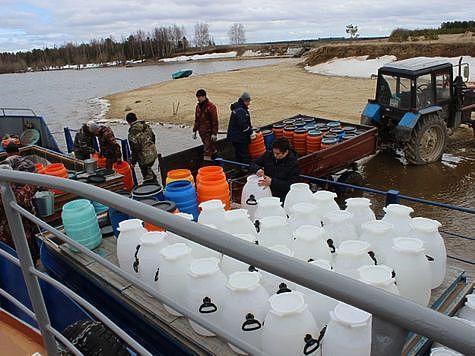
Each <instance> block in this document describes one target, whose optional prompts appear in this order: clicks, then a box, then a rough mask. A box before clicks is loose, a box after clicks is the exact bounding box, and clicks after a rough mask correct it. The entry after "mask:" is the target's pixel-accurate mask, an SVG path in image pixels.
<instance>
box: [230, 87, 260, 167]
mask: <svg viewBox="0 0 475 356" xmlns="http://www.w3.org/2000/svg"><path fill="white" fill-rule="evenodd" d="M249 105H251V96H250V95H249V94H248V93H242V95H241V96H240V97H239V99H238V101H237V102H235V103H234V104H232V105H231V116H230V118H229V124H228V140H229V141H231V143H232V144H233V146H234V153H235V156H236V161H238V162H240V163H249V162H250V161H251V159H250V157H249V148H248V145H249V143H250V142H251V140H253V139H255V138H256V133H255V132H254V131H253V130H252V124H251V115H250V114H249Z"/></svg>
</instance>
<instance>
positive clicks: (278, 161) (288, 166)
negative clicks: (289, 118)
mask: <svg viewBox="0 0 475 356" xmlns="http://www.w3.org/2000/svg"><path fill="white" fill-rule="evenodd" d="M251 171H253V172H255V173H256V174H257V175H258V176H259V177H263V179H262V181H260V182H259V185H260V186H266V187H270V189H271V191H272V195H273V196H275V197H279V198H280V200H281V201H284V199H285V196H286V195H287V193H288V192H289V190H290V185H291V184H293V183H297V182H298V181H299V180H300V179H299V164H298V162H297V155H296V154H295V153H294V152H293V151H292V150H291V149H290V143H289V141H288V140H287V139H286V138H284V137H282V138H278V139H276V140H275V141H274V142H273V143H272V151H267V152H266V153H264V154H263V155H262V156H261V157H259V158H258V159H257V160H256V161H255V162H254V163H253V164H251Z"/></svg>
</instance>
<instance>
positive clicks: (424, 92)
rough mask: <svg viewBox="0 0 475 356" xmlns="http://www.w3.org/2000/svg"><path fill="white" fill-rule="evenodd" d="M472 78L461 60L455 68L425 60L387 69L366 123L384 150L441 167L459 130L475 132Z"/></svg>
mask: <svg viewBox="0 0 475 356" xmlns="http://www.w3.org/2000/svg"><path fill="white" fill-rule="evenodd" d="M454 70H455V71H456V75H455V76H454ZM468 77H469V67H468V64H466V63H462V58H460V61H459V63H458V65H455V66H453V65H452V64H451V63H449V62H447V61H442V60H438V59H434V58H424V57H419V58H411V59H405V60H401V61H396V62H393V63H389V64H386V65H384V66H383V67H381V68H380V69H379V71H378V79H377V80H378V82H377V87H376V98H375V99H370V100H368V104H367V105H366V107H365V109H364V111H363V113H362V115H361V123H362V124H366V125H372V126H376V127H378V136H379V141H380V147H381V148H382V149H388V148H389V149H402V150H403V152H404V154H405V157H406V160H407V161H408V162H409V163H410V164H416V165H421V164H427V163H431V162H435V161H438V160H439V159H440V158H441V157H442V154H443V153H444V150H445V147H446V145H447V137H448V135H449V134H450V133H451V132H452V131H453V130H454V129H455V128H457V127H458V126H460V124H462V123H465V124H468V125H470V126H471V127H474V121H473V120H472V119H471V113H472V111H475V91H474V90H473V89H469V88H468V87H467V85H466V82H467V81H468Z"/></svg>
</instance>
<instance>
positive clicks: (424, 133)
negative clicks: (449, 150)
mask: <svg viewBox="0 0 475 356" xmlns="http://www.w3.org/2000/svg"><path fill="white" fill-rule="evenodd" d="M446 145H447V126H446V124H445V122H444V120H442V119H441V118H440V117H439V115H437V114H429V115H425V116H423V117H421V118H420V119H419V121H418V122H417V124H416V127H414V130H412V134H411V139H410V140H409V142H407V143H406V146H405V148H404V153H405V156H406V159H407V161H408V162H409V163H411V164H416V165H421V164H427V163H432V162H436V161H438V160H439V159H440V158H441V157H442V154H443V153H444V151H445V147H446Z"/></svg>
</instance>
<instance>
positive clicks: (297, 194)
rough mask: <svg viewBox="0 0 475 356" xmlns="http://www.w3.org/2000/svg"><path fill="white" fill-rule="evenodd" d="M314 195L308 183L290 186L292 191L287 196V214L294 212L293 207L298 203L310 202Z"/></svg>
mask: <svg viewBox="0 0 475 356" xmlns="http://www.w3.org/2000/svg"><path fill="white" fill-rule="evenodd" d="M312 197H313V193H312V191H311V190H310V186H309V185H308V184H307V183H294V184H291V185H290V190H289V192H288V193H287V195H286V196H285V201H284V209H285V211H287V214H290V213H291V212H292V207H293V206H294V205H295V204H297V203H304V202H310V201H311V200H312Z"/></svg>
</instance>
